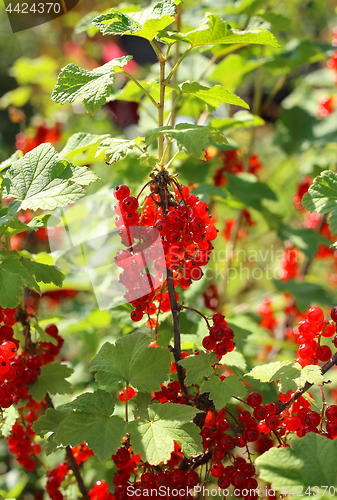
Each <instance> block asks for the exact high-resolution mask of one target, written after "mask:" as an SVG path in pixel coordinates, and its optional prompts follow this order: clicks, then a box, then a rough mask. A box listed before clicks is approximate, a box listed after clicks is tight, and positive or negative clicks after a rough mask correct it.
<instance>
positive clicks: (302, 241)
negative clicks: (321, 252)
mask: <svg viewBox="0 0 337 500" xmlns="http://www.w3.org/2000/svg"><path fill="white" fill-rule="evenodd" d="M277 235H278V237H279V238H280V239H281V240H282V241H287V240H291V241H292V242H293V244H294V245H295V246H296V247H298V248H299V249H300V250H302V252H303V253H304V254H305V255H306V256H307V257H308V258H309V259H310V260H312V259H313V258H314V256H315V254H316V253H317V252H318V249H319V245H326V246H329V245H330V243H331V242H330V241H329V240H328V239H327V238H324V236H322V235H321V234H320V233H318V232H317V231H314V230H313V229H306V228H298V229H294V228H292V227H290V226H286V225H284V224H282V225H281V226H280V229H279V230H278V233H277Z"/></svg>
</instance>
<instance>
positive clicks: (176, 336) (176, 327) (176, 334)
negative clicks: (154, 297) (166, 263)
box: [166, 269, 186, 394]
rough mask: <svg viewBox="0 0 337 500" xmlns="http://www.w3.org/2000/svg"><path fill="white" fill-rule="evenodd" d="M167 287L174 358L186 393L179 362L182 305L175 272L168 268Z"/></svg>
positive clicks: (181, 384)
mask: <svg viewBox="0 0 337 500" xmlns="http://www.w3.org/2000/svg"><path fill="white" fill-rule="evenodd" d="M166 271H167V278H166V279H167V289H168V293H169V300H170V304H171V314H172V323H173V340H174V351H173V355H174V359H175V362H176V367H177V375H178V380H179V383H180V387H181V390H182V391H183V393H184V394H186V387H185V384H184V371H183V367H182V366H180V364H179V363H178V362H179V361H180V360H181V345H180V323H179V310H180V305H179V304H178V302H177V299H176V294H175V289H174V283H173V272H172V271H171V270H170V269H167V270H166Z"/></svg>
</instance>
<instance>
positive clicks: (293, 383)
mask: <svg viewBox="0 0 337 500" xmlns="http://www.w3.org/2000/svg"><path fill="white" fill-rule="evenodd" d="M245 376H249V377H252V378H254V379H256V380H260V381H261V382H278V388H279V390H280V391H281V392H284V393H287V392H289V391H290V390H292V391H296V390H297V389H298V388H299V387H304V385H305V384H306V382H309V383H310V384H315V385H322V384H323V375H322V371H321V368H320V367H319V366H316V365H308V366H306V367H305V368H303V369H302V368H301V365H299V364H298V363H292V362H291V361H282V362H281V361H274V362H273V363H268V364H265V365H259V366H255V367H254V368H253V369H252V370H251V371H250V372H248V373H246V375H245Z"/></svg>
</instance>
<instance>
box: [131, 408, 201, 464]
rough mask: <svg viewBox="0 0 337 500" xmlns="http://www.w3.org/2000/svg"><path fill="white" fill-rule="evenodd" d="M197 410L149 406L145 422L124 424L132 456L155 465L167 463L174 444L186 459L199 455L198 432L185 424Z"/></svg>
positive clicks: (138, 421)
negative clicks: (176, 444)
mask: <svg viewBox="0 0 337 500" xmlns="http://www.w3.org/2000/svg"><path fill="white" fill-rule="evenodd" d="M197 413H198V410H197V409H195V408H192V407H191V406H186V405H176V404H174V403H163V404H160V403H153V404H152V405H151V406H150V407H149V410H148V415H149V418H148V419H147V420H144V419H140V420H134V421H133V422H130V423H129V424H128V425H127V432H129V433H130V437H131V440H132V448H133V451H134V453H140V454H141V458H142V460H143V461H144V462H149V464H152V465H156V464H159V463H160V462H167V461H168V460H169V458H170V456H171V452H172V451H173V450H174V443H173V441H176V442H177V443H178V444H179V445H180V446H181V448H182V450H183V452H184V455H185V456H186V457H187V458H190V457H192V456H194V455H198V454H199V453H201V452H202V446H201V436H200V434H199V432H200V429H199V428H198V427H197V426H196V425H195V424H193V423H191V422H189V421H190V420H191V419H192V418H193V417H194V416H195V415H196V414H197Z"/></svg>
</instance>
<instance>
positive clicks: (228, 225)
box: [221, 209, 256, 241]
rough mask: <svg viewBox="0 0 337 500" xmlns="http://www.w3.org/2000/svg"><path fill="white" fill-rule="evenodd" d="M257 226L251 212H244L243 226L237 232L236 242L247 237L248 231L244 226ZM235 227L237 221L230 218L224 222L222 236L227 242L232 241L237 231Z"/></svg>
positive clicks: (242, 215) (242, 217) (242, 216)
mask: <svg viewBox="0 0 337 500" xmlns="http://www.w3.org/2000/svg"><path fill="white" fill-rule="evenodd" d="M255 224H256V222H255V221H254V220H253V219H252V217H251V215H250V212H249V210H247V209H245V210H242V214H241V226H240V227H239V229H238V231H237V235H236V240H235V241H237V240H242V238H245V237H246V236H247V234H248V231H247V229H246V228H245V227H244V226H246V227H251V226H255ZM235 225H236V219H233V218H230V219H226V220H225V221H224V227H223V230H222V232H221V234H222V236H223V238H224V239H225V240H226V241H230V240H231V237H232V233H233V231H234V229H235Z"/></svg>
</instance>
